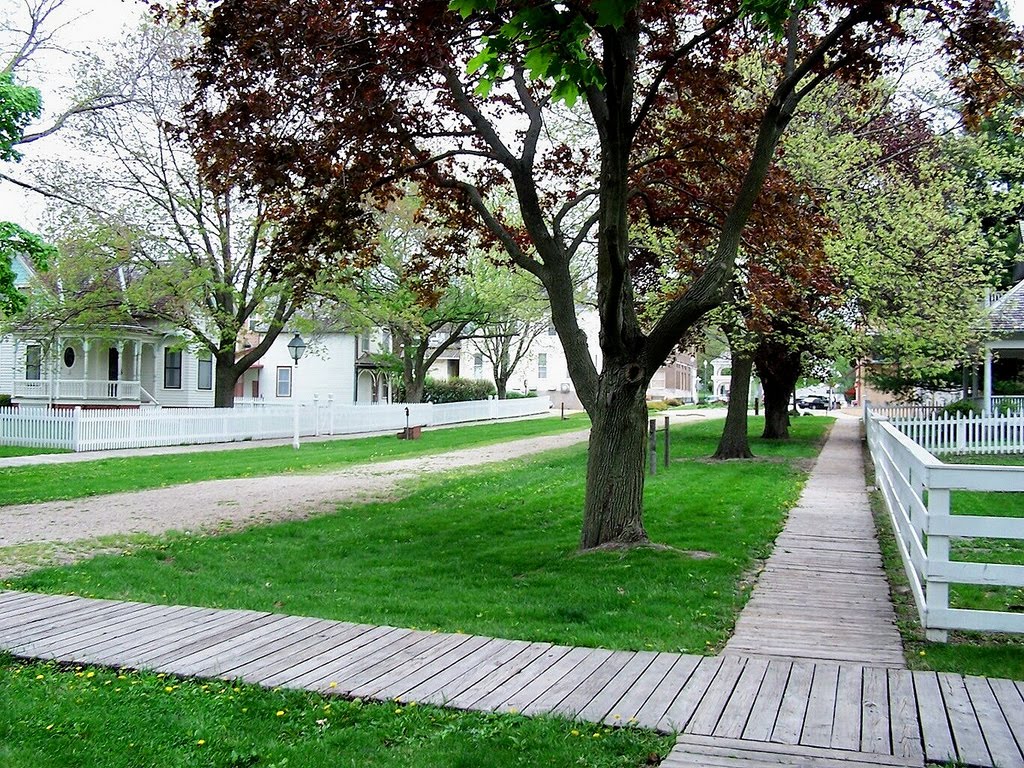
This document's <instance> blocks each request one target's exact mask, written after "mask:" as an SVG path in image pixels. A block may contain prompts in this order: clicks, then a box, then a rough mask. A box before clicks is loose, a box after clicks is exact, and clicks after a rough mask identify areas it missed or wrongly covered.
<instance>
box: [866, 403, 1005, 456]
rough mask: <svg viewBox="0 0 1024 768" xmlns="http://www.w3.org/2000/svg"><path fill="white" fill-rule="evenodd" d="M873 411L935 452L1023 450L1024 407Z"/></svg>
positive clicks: (959, 452) (919, 443) (916, 441)
mask: <svg viewBox="0 0 1024 768" xmlns="http://www.w3.org/2000/svg"><path fill="white" fill-rule="evenodd" d="M873 410H874V409H873ZM874 412H875V415H876V416H878V417H881V418H887V419H888V420H889V421H890V422H891V423H892V425H893V426H894V427H896V428H897V429H898V430H900V432H902V433H903V434H905V435H906V436H907V437H909V438H910V439H911V440H913V441H914V442H915V443H917V444H918V445H920V446H921V447H922V448H924V449H925V450H926V451H928V452H930V453H933V454H940V455H941V454H945V453H952V454H965V453H984V454H997V453H1024V411H1016V412H1014V413H993V414H977V413H957V414H950V413H937V412H933V413H927V412H919V413H913V412H906V411H895V412H893V411H892V410H890V409H884V410H883V409H877V410H874Z"/></svg>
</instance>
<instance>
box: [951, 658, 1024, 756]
mask: <svg viewBox="0 0 1024 768" xmlns="http://www.w3.org/2000/svg"><path fill="white" fill-rule="evenodd" d="M964 685H965V686H966V688H967V694H968V695H969V696H970V698H971V705H972V706H973V707H974V712H975V713H976V715H977V717H978V725H980V726H981V733H982V736H983V737H984V739H985V745H986V746H987V747H988V751H989V753H990V754H991V755H992V764H993V765H998V766H999V768H1024V755H1022V754H1021V750H1020V748H1019V746H1018V745H1017V742H1016V740H1015V739H1014V737H1013V732H1012V731H1011V730H1010V726H1009V724H1008V723H1007V720H1006V717H1004V715H1003V711H1002V709H1001V708H1000V706H999V702H998V701H997V700H996V697H995V694H994V693H993V692H992V689H991V688H990V687H989V684H988V681H987V680H986V679H985V678H983V677H965V678H964Z"/></svg>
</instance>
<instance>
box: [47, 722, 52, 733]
mask: <svg viewBox="0 0 1024 768" xmlns="http://www.w3.org/2000/svg"><path fill="white" fill-rule="evenodd" d="M46 730H48V731H52V730H53V723H50V724H49V725H48V726H46Z"/></svg>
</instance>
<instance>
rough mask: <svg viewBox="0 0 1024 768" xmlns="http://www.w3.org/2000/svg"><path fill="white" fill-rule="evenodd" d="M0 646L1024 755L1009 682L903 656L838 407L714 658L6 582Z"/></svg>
mask: <svg viewBox="0 0 1024 768" xmlns="http://www.w3.org/2000/svg"><path fill="white" fill-rule="evenodd" d="M0 649H5V650H8V651H10V652H12V653H14V654H16V655H18V656H23V657H26V658H40V659H54V660H58V661H63V662H75V663H91V664H101V665H107V666H112V667H131V668H138V669H151V670H155V671H159V672H166V673H173V674H177V675H182V676H189V677H205V678H218V677H226V678H231V679H240V680H244V681H247V682H250V683H255V684H257V685H263V686H268V687H277V686H280V687H291V688H303V689H308V690H312V691H318V692H320V693H323V694H325V695H344V696H361V697H363V698H367V699H379V700H390V699H398V700H400V701H417V702H422V703H433V704H439V705H443V706H448V707H455V708H460V709H467V710H477V711H493V712H507V711H517V712H522V713H524V714H526V715H537V714H555V715H561V716H564V717H569V718H575V719H578V720H582V721H587V722H595V723H605V724H608V725H613V726H637V727H642V728H652V729H656V730H659V731H662V732H666V733H678V734H679V737H678V743H677V745H676V748H675V749H674V750H673V751H672V753H671V754H670V755H669V756H668V757H667V758H666V760H665V762H664V763H662V766H663V768H684V767H686V768H696V767H698V766H699V767H701V768H720V767H722V766H732V767H733V768H780V766H807V767H808V768H828V767H834V768H878V767H879V766H923V765H924V764H925V762H928V763H938V764H940V765H941V764H946V763H950V762H958V763H960V764H963V765H967V766H981V767H983V768H996V767H998V768H1024V683H1015V682H1012V681H1009V680H995V679H986V678H980V677H966V678H965V677H962V676H960V675H950V674H935V673H930V672H910V671H908V670H907V669H905V668H904V664H903V655H902V648H901V644H900V638H899V635H898V633H897V632H896V628H895V621H894V616H893V610H892V606H891V603H890V602H889V599H888V587H887V584H886V581H885V577H884V574H883V572H882V569H881V560H880V556H879V554H878V547H877V543H876V541H875V537H874V528H873V526H872V523H871V517H870V512H869V509H868V506H867V496H866V493H865V490H864V480H863V470H862V463H861V458H860V449H859V432H858V430H857V425H856V423H854V422H844V421H839V422H837V424H836V425H835V427H834V429H833V431H832V435H831V437H830V439H829V441H828V443H827V444H826V446H825V449H824V450H823V452H822V454H821V457H820V459H819V461H818V463H817V464H816V466H815V469H814V471H813V473H812V475H811V478H810V480H809V482H808V484H807V486H806V489H805V492H804V494H803V496H802V497H801V499H800V502H799V505H798V506H797V508H796V509H794V510H793V512H792V513H791V514H790V517H789V521H788V523H787V525H786V528H785V530H784V531H783V533H782V534H781V535H780V537H779V539H778V541H777V543H776V550H775V553H774V554H773V556H772V557H771V559H770V560H769V561H768V563H767V565H766V567H765V571H764V573H763V574H762V575H761V578H760V580H759V582H758V585H757V587H756V588H755V590H754V593H753V595H752V597H751V600H750V602H749V603H748V605H747V607H746V609H745V610H744V611H743V613H742V614H741V616H740V619H739V622H738V624H737V631H736V633H735V635H734V637H733V638H732V640H731V641H730V642H729V643H728V645H727V646H726V648H725V651H724V652H723V654H722V655H720V656H717V657H702V656H690V655H680V654H672V653H655V652H648V651H643V652H636V653H634V652H623V651H608V650H602V649H595V648H573V647H568V646H559V645H552V644H549V643H530V642H525V641H520V640H502V639H497V638H489V637H477V636H472V635H462V634H441V633H430V632H420V631H415V630H409V629H399V628H396V627H378V626H371V625H366V624H350V623H346V622H337V621H327V620H324V619H316V618H309V617H300V616H285V615H279V614H270V613H259V612H254V611H240V610H217V609H210V608H194V607H185V606H161V605H147V604H143V603H129V602H118V601H112V600H95V599H86V598H79V597H70V596H59V595H39V594H32V593H22V592H4V591H0Z"/></svg>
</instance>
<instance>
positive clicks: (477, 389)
mask: <svg viewBox="0 0 1024 768" xmlns="http://www.w3.org/2000/svg"><path fill="white" fill-rule="evenodd" d="M495 392H497V390H496V389H495V388H494V384H493V383H491V382H489V381H476V380H474V379H460V378H458V377H455V378H451V379H427V380H426V382H425V383H424V386H423V400H424V402H426V401H430V402H432V403H461V402H463V401H466V400H486V399H487V398H489V397H490V396H491V395H493V394H495Z"/></svg>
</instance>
